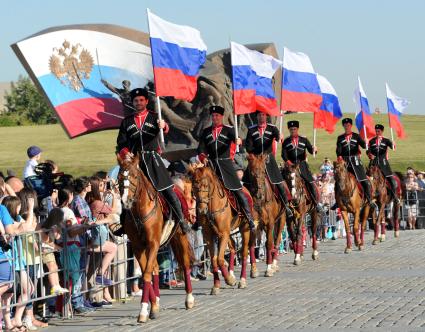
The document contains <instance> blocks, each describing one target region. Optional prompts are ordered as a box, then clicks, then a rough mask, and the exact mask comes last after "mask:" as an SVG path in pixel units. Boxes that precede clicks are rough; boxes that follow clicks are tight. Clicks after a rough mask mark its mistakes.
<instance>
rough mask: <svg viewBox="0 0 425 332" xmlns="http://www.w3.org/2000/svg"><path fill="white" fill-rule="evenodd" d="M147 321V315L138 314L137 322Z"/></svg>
mask: <svg viewBox="0 0 425 332" xmlns="http://www.w3.org/2000/svg"><path fill="white" fill-rule="evenodd" d="M147 321H148V315H139V317H138V318H137V323H146V322H147Z"/></svg>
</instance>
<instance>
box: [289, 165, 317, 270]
mask: <svg viewBox="0 0 425 332" xmlns="http://www.w3.org/2000/svg"><path fill="white" fill-rule="evenodd" d="M282 175H283V178H284V179H285V181H286V184H287V185H288V188H289V190H290V191H291V195H292V200H291V203H290V204H291V206H292V207H293V209H294V211H295V213H294V216H293V218H291V219H290V220H288V231H289V235H290V237H291V242H292V246H293V248H294V253H295V259H294V265H300V264H301V261H302V259H303V257H304V244H303V234H302V233H303V232H302V230H303V228H304V224H305V219H306V215H307V214H309V215H310V217H311V228H312V229H311V231H312V247H313V252H312V255H311V257H312V259H313V260H316V259H317V258H318V257H319V251H318V245H317V223H318V213H317V211H316V206H315V204H314V201H313V200H312V199H311V197H310V194H309V193H308V191H307V188H306V186H305V184H304V180H303V179H302V178H301V172H300V168H299V165H289V166H285V167H284V168H283V169H282Z"/></svg>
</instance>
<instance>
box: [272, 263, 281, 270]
mask: <svg viewBox="0 0 425 332" xmlns="http://www.w3.org/2000/svg"><path fill="white" fill-rule="evenodd" d="M272 270H273V272H279V270H280V268H279V265H277V264H276V265H275V264H273V265H272Z"/></svg>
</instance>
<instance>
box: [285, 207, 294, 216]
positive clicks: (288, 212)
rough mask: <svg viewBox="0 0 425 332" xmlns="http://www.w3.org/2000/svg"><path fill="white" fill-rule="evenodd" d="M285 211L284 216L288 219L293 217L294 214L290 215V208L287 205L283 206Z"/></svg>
mask: <svg viewBox="0 0 425 332" xmlns="http://www.w3.org/2000/svg"><path fill="white" fill-rule="evenodd" d="M285 210H286V216H287V217H288V218H292V217H293V216H294V214H293V213H292V210H291V208H290V207H289V206H288V205H286V206H285Z"/></svg>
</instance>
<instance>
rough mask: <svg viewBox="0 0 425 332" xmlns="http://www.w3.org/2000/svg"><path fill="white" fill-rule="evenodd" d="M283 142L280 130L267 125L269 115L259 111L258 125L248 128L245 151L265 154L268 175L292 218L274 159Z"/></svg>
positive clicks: (247, 173) (246, 174) (269, 124)
mask: <svg viewBox="0 0 425 332" xmlns="http://www.w3.org/2000/svg"><path fill="white" fill-rule="evenodd" d="M280 140H281V137H280V134H279V129H278V128H277V127H276V126H275V125H274V124H271V123H267V114H266V113H263V112H261V111H257V124H256V125H253V126H251V127H249V128H248V133H247V135H246V138H245V150H246V152H247V153H252V154H254V155H256V156H258V155H261V154H265V155H267V159H266V174H267V177H268V179H269V180H270V182H271V183H272V184H274V185H275V186H276V187H277V188H278V190H279V196H280V199H281V200H282V202H283V203H284V205H285V210H286V215H287V216H288V217H292V216H293V214H292V211H291V209H290V208H289V204H288V198H287V196H286V192H285V188H284V186H283V178H282V174H281V173H280V172H279V168H278V166H277V163H276V159H275V157H274V154H275V153H276V151H275V148H274V147H275V145H274V144H276V143H275V142H279V141H280ZM245 179H246V182H247V183H249V182H250V179H249V172H246V173H245Z"/></svg>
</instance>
